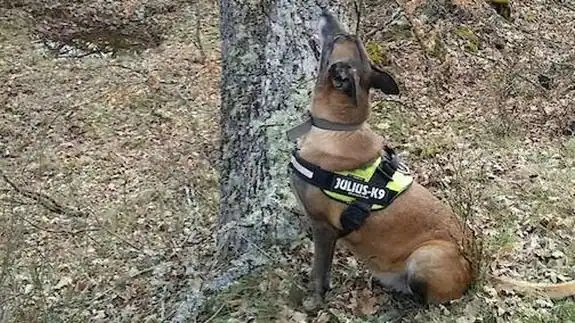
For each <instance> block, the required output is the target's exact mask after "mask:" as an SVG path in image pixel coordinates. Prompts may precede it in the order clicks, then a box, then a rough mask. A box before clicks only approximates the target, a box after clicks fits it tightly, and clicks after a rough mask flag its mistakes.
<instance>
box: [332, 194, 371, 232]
mask: <svg viewBox="0 0 575 323" xmlns="http://www.w3.org/2000/svg"><path fill="white" fill-rule="evenodd" d="M370 212H371V205H369V204H367V203H364V202H359V201H355V202H352V203H350V204H348V205H347V207H346V208H345V209H344V210H343V212H342V213H341V217H340V219H339V221H340V223H341V226H342V228H343V231H344V234H347V233H350V232H352V231H355V230H357V229H359V228H360V227H361V226H362V225H363V222H364V221H365V219H367V218H368V217H369V214H370Z"/></svg>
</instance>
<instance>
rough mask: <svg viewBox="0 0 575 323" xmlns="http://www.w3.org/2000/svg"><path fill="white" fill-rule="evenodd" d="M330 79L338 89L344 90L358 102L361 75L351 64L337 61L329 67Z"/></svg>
mask: <svg viewBox="0 0 575 323" xmlns="http://www.w3.org/2000/svg"><path fill="white" fill-rule="evenodd" d="M328 74H329V79H330V81H331V84H332V85H333V87H334V88H335V89H336V90H339V91H342V92H344V93H345V94H347V95H349V96H350V97H352V98H353V99H354V100H355V101H356V102H357V97H358V92H359V89H360V84H359V81H360V79H359V75H358V73H357V71H355V70H354V69H353V68H352V67H351V65H350V64H348V63H346V62H337V63H334V64H332V65H331V66H330V67H329V72H328Z"/></svg>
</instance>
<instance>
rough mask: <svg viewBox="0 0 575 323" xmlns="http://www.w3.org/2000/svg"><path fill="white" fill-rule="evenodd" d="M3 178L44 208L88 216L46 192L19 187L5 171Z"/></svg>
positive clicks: (59, 212) (65, 213)
mask: <svg viewBox="0 0 575 323" xmlns="http://www.w3.org/2000/svg"><path fill="white" fill-rule="evenodd" d="M2 178H3V179H4V180H5V181H6V183H8V185H10V186H11V187H12V188H13V189H14V191H16V192H17V193H19V194H21V195H23V196H25V197H27V198H30V199H32V200H34V201H36V202H38V204H40V205H41V206H43V207H44V208H46V209H47V210H48V211H50V212H53V213H56V214H62V215H68V216H72V217H86V216H87V215H86V214H85V213H84V212H82V211H78V210H73V209H72V208H70V207H67V206H64V205H61V204H60V203H58V202H56V201H55V200H54V199H53V198H51V197H50V196H48V195H46V194H43V193H38V192H32V191H30V190H27V189H24V188H21V187H19V186H18V185H16V184H15V183H14V182H12V181H11V180H10V179H9V178H8V176H6V174H4V173H2Z"/></svg>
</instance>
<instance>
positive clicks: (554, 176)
mask: <svg viewBox="0 0 575 323" xmlns="http://www.w3.org/2000/svg"><path fill="white" fill-rule="evenodd" d="M125 2H126V3H132V4H133V3H135V2H133V1H125ZM420 2H421V1H420ZM471 2H472V1H471ZM429 3H433V2H432V1H429ZM0 4H1V2H0ZM366 6H367V8H366V15H365V17H364V22H363V33H364V36H365V37H364V38H365V40H366V44H367V48H368V51H369V52H370V56H371V57H372V58H373V59H374V60H376V61H378V62H379V63H381V64H383V65H385V66H386V67H387V68H389V69H390V70H391V71H392V72H393V73H394V74H395V75H396V77H397V79H398V80H400V82H401V83H402V86H403V87H404V93H403V94H402V96H401V97H400V98H399V99H394V100H391V99H389V98H384V97H377V96H376V97H375V103H374V114H373V116H372V120H370V124H372V126H373V127H374V128H375V129H376V130H377V131H378V132H379V133H381V134H382V135H383V136H385V137H386V138H387V139H388V140H389V142H390V144H391V145H392V146H395V147H397V149H398V150H399V151H401V152H402V153H403V155H404V156H405V158H406V159H407V161H408V162H409V164H410V166H411V169H412V170H413V171H414V172H415V173H416V176H417V178H418V180H419V181H420V182H422V183H423V184H424V185H425V186H427V187H428V188H430V189H431V190H432V191H433V192H434V193H435V194H437V195H438V196H439V197H441V198H442V199H444V200H445V201H446V202H447V203H449V204H450V205H451V206H452V207H453V208H454V209H455V210H456V211H457V212H458V214H460V215H462V216H464V217H465V218H466V220H467V221H468V222H469V223H471V225H472V226H473V227H474V228H475V229H476V230H477V231H478V233H479V237H480V238H481V240H482V241H483V259H482V267H481V268H482V275H481V277H480V280H479V281H478V282H477V283H476V284H475V285H474V286H473V288H472V289H471V290H470V292H469V293H468V294H467V295H466V296H465V297H464V298H463V299H460V300H458V301H455V302H453V303H452V304H448V305H442V306H427V307H422V306H419V305H417V304H415V303H413V302H412V301H411V300H410V299H409V298H406V297H402V296H398V295H393V294H390V293H388V292H386V291H384V290H382V289H381V288H380V287H378V286H372V283H371V276H370V274H369V273H368V272H367V271H366V269H365V268H364V267H363V265H362V264H361V263H358V262H357V261H356V260H355V259H354V258H353V257H351V255H350V254H349V253H348V252H347V251H345V250H343V249H340V250H339V251H338V252H337V255H336V259H335V265H334V268H333V275H332V290H331V291H330V293H329V294H328V302H329V303H328V304H327V305H326V307H325V308H324V309H322V310H320V312H319V313H316V314H314V315H311V314H307V313H306V312H305V311H304V310H303V309H302V306H301V299H302V297H303V295H304V293H303V290H302V289H301V286H302V285H304V281H305V280H306V279H307V276H308V274H309V270H310V263H311V255H312V253H311V252H312V248H311V240H310V238H309V237H308V236H306V235H305V234H303V233H302V236H301V239H299V240H297V241H294V242H293V244H292V245H291V246H288V247H281V248H280V247H278V250H277V251H278V252H273V251H270V252H269V254H270V255H271V256H272V257H275V259H274V262H275V263H276V266H274V267H266V268H263V269H262V270H260V271H258V272H255V273H253V275H250V276H249V277H246V278H244V279H242V280H240V281H239V282H237V283H236V284H234V285H233V286H232V287H231V288H230V289H228V290H227V291H225V292H224V293H221V294H219V295H214V296H213V297H212V298H211V299H209V300H208V302H207V303H206V304H205V306H204V307H203V309H202V312H201V313H199V317H200V322H207V321H209V322H229V321H232V322H247V321H252V320H255V321H257V322H270V321H280V322H308V321H309V322H457V323H466V322H575V301H574V300H573V299H567V300H551V299H548V298H545V297H535V296H522V295H517V294H515V293H513V292H510V291H505V290H500V289H498V288H496V286H495V284H494V283H493V282H492V281H490V280H489V278H488V275H487V274H488V273H492V274H504V275H508V276H511V277H515V278H521V279H528V280H533V281H541V282H560V281H567V280H571V279H575V241H574V240H573V238H572V237H573V236H574V235H575V136H573V133H570V132H569V131H566V126H567V125H568V124H569V122H570V119H569V118H574V117H575V115H574V114H573V112H574V111H575V107H574V106H573V102H575V88H574V87H573V84H574V83H575V37H573V35H572V33H573V30H575V8H574V7H573V6H572V5H569V3H568V2H562V1H554V2H552V3H549V2H543V1H538V0H526V1H521V2H520V3H519V2H517V4H515V3H514V6H513V21H512V22H509V21H505V20H504V19H503V18H500V17H498V16H496V15H485V14H484V13H485V12H487V11H490V10H488V9H485V8H482V9H477V13H476V12H475V11H474V10H475V9H471V8H465V7H462V8H459V9H457V10H460V11H457V10H456V9H454V8H450V9H445V8H438V7H434V6H433V5H431V4H430V5H422V6H420V7H419V9H417V8H416V9H413V8H406V10H405V11H398V10H397V7H394V6H389V7H386V8H385V9H381V8H382V6H378V1H375V0H373V1H372V0H370V1H366ZM128 7H129V6H128ZM215 8H216V5H215V4H214V3H206V4H205V5H204V6H203V8H200V9H201V13H202V14H201V16H202V18H203V19H202V23H201V24H200V25H199V26H198V24H197V23H196V21H197V20H196V17H197V16H198V15H197V11H196V10H199V9H198V8H196V7H194V6H191V5H189V4H186V3H185V2H183V3H182V4H181V7H179V8H178V10H171V11H169V12H167V13H165V14H159V15H157V17H156V19H157V20H156V21H155V23H157V24H159V25H161V24H166V25H168V24H169V26H170V28H169V29H168V31H167V32H165V34H166V37H165V39H164V40H163V41H162V42H161V43H160V44H159V45H158V46H154V47H150V48H144V49H142V50H141V51H139V52H138V53H120V54H117V55H87V56H84V57H81V58H74V57H66V56H64V55H56V54H54V53H53V52H52V51H48V50H47V49H46V46H44V45H42V43H41V42H40V41H38V38H37V37H36V36H35V33H36V32H37V30H36V29H35V25H34V21H35V18H34V17H33V16H32V14H31V13H30V12H29V11H27V10H26V8H12V9H6V8H4V9H3V8H2V5H0V45H1V46H0V71H1V73H0V102H1V103H2V104H1V105H0V109H2V112H1V114H0V156H1V158H0V171H1V173H0V176H1V177H2V178H0V223H1V224H2V225H0V322H26V321H28V322H85V321H92V322H110V321H112V322H124V321H133V322H162V321H169V320H173V319H177V318H178V317H183V316H185V315H186V314H189V313H186V308H185V305H186V302H187V301H189V299H188V297H189V293H190V291H192V290H197V289H199V288H200V287H201V285H202V283H203V278H204V277H205V276H206V275H207V274H208V273H210V272H212V271H214V270H216V269H217V268H215V267H214V265H213V257H214V255H215V254H216V251H215V249H216V248H215V239H214V238H215V237H214V232H215V231H216V230H215V227H216V225H217V214H218V194H219V188H218V184H217V183H218V176H217V171H216V164H217V160H218V153H217V150H218V145H219V143H218V140H219V139H218V136H219V129H218V120H219V116H218V113H219V93H218V91H219V79H220V66H219V64H220V52H219V34H218V23H219V17H218V12H217V10H216V9H215ZM128 9H129V10H128ZM454 10H455V11H454ZM136 11H137V10H136ZM125 12H126V14H127V15H128V14H134V13H133V12H134V9H133V8H132V7H130V8H127V9H126V11H125ZM402 12H403V14H401V13H402ZM382 17H390V18H391V17H394V18H393V19H387V18H386V19H384V18H382ZM386 21H387V23H386ZM431 25H432V26H434V28H432V29H430V28H426V26H431ZM198 28H199V31H200V38H201V40H202V41H201V44H202V46H198V44H197V37H196V36H197V30H198ZM414 31H415V33H414ZM416 35H417V37H416ZM200 48H201V49H200Z"/></svg>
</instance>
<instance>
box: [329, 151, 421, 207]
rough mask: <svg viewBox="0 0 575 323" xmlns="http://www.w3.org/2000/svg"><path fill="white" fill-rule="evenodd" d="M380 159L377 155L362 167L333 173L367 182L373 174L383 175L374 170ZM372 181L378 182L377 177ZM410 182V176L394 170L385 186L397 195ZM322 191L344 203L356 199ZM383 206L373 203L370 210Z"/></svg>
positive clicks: (385, 180) (407, 186)
mask: <svg viewBox="0 0 575 323" xmlns="http://www.w3.org/2000/svg"><path fill="white" fill-rule="evenodd" d="M381 161H382V160H381V157H379V158H378V159H377V160H376V161H375V162H373V163H372V164H371V165H368V166H366V167H364V168H358V169H354V170H351V171H342V172H335V173H337V174H340V175H344V176H351V177H354V178H356V179H357V180H361V181H363V182H366V183H367V182H369V181H371V180H372V178H373V177H374V176H384V175H383V174H381V172H376V171H377V168H378V167H379V165H380V164H381ZM387 181H388V179H387V178H384V179H382V182H387ZM374 182H376V183H377V182H378V181H377V178H375V179H374ZM412 182H413V177H412V176H409V175H407V174H404V173H402V172H400V171H395V173H394V174H393V176H392V180H391V181H389V182H387V185H386V186H385V187H386V188H387V189H389V190H390V191H393V192H395V193H396V196H398V195H399V194H401V193H402V192H404V191H405V190H406V189H407V188H409V186H410V185H411V183H412ZM322 191H323V192H324V193H325V194H326V195H327V196H329V197H331V198H333V199H334V200H336V201H339V202H342V203H345V204H349V203H352V202H354V201H355V200H356V199H357V198H355V197H353V196H348V195H344V194H339V193H335V192H331V191H329V190H325V189H324V190H322ZM385 207H387V205H380V204H373V205H372V206H371V210H372V211H377V210H381V209H384V208H385Z"/></svg>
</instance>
